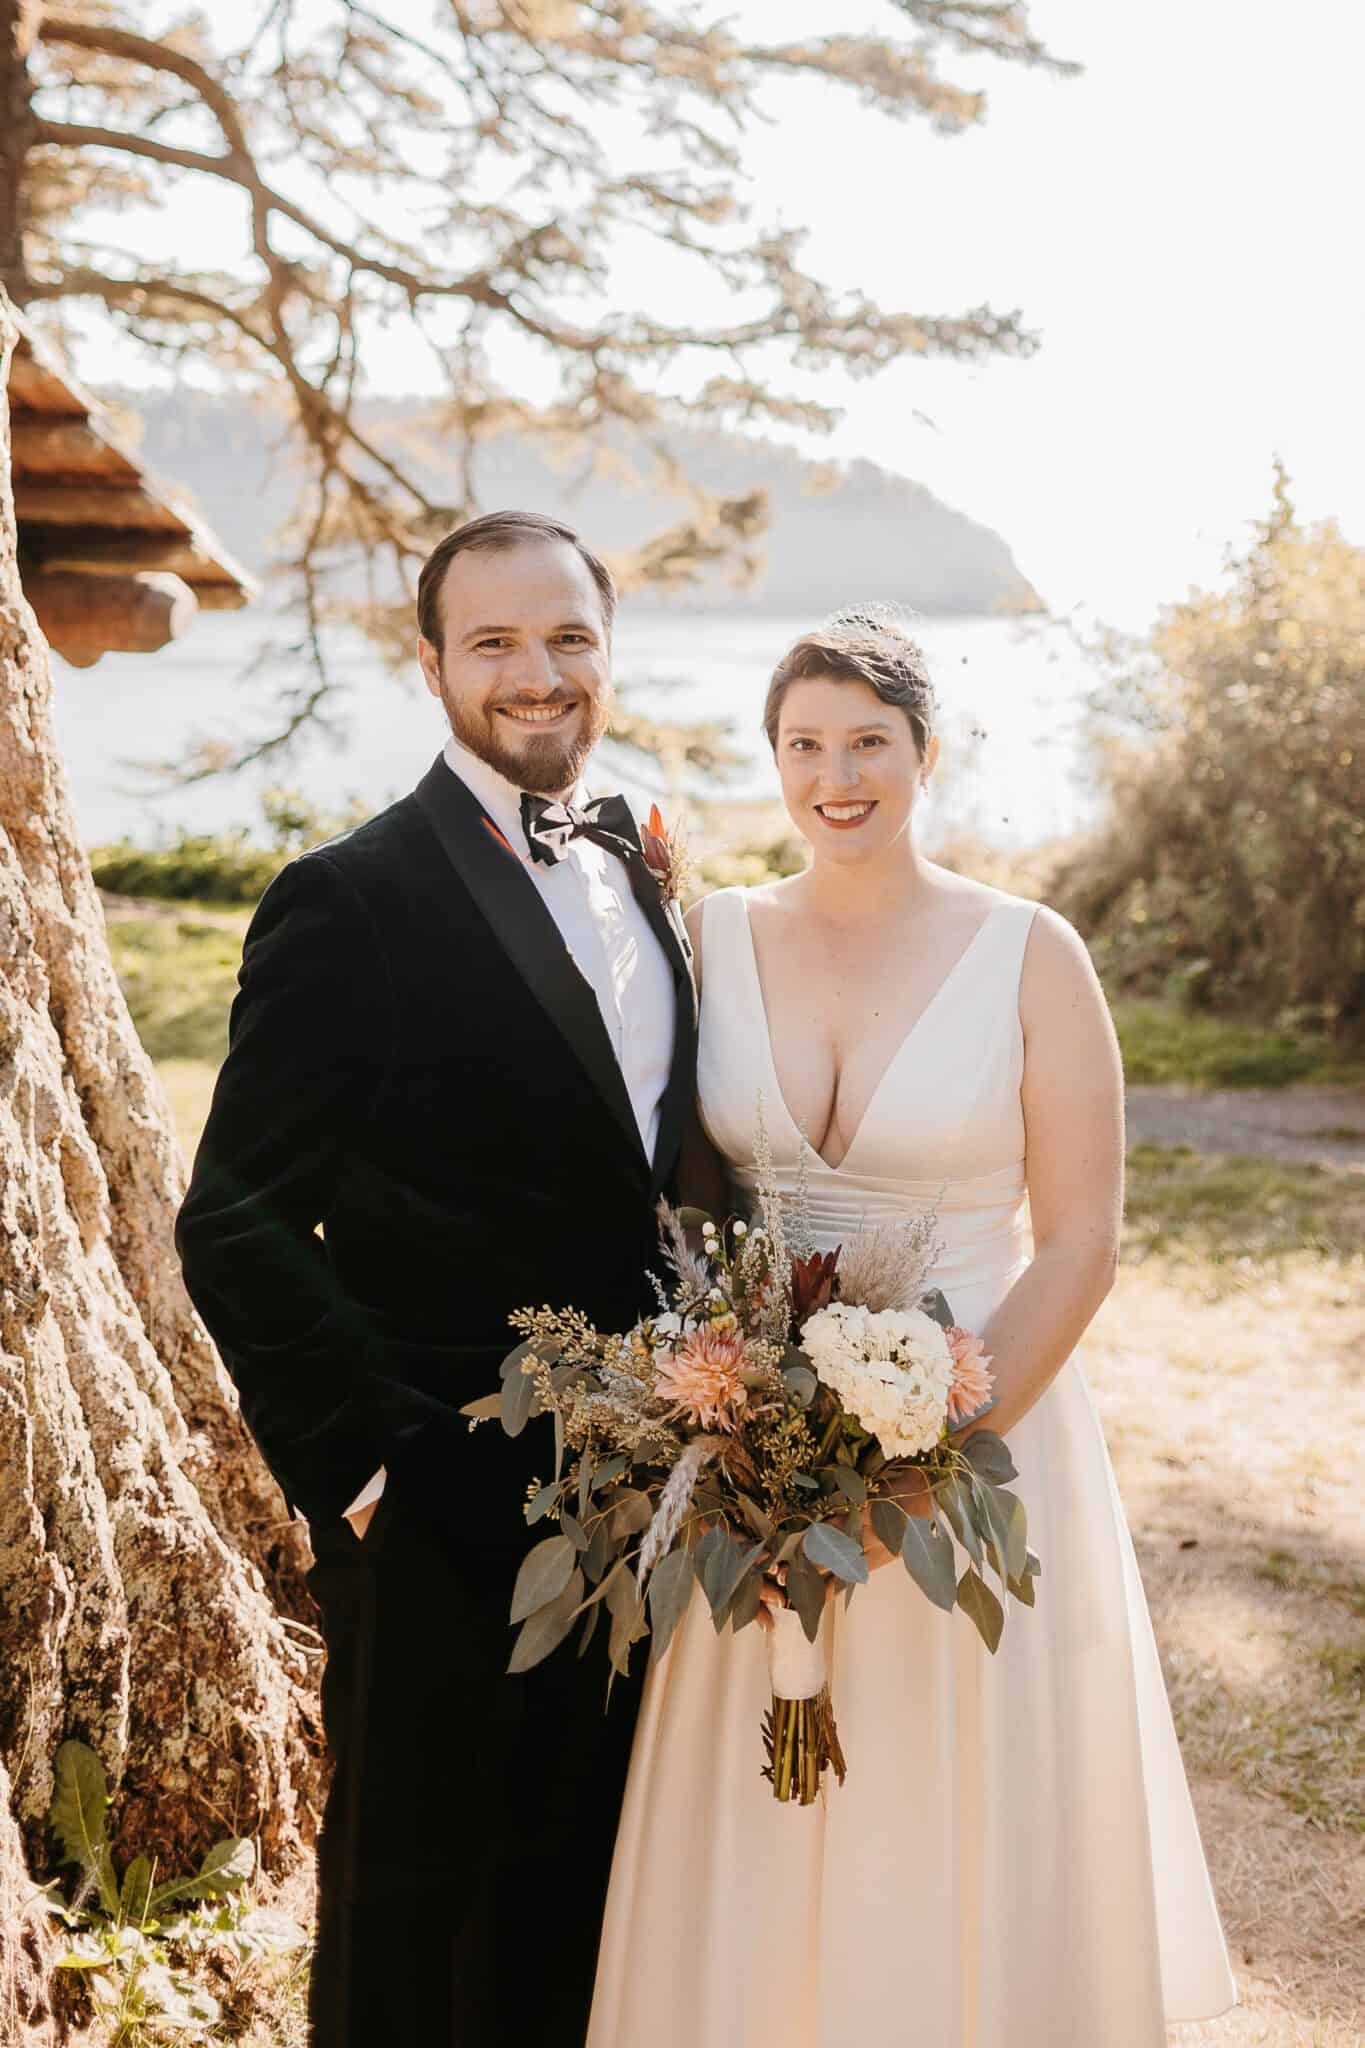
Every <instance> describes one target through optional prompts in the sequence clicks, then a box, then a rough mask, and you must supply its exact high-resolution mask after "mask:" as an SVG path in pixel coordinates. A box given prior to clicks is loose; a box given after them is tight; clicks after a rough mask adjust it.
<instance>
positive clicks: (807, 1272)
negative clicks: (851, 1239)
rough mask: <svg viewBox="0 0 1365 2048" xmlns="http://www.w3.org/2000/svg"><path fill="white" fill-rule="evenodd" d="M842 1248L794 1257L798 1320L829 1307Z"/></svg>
mask: <svg viewBox="0 0 1365 2048" xmlns="http://www.w3.org/2000/svg"><path fill="white" fill-rule="evenodd" d="M842 1250H843V1246H842V1245H837V1246H836V1247H835V1249H834V1250H833V1251H832V1252H812V1253H811V1255H810V1257H809V1258H808V1259H793V1260H792V1313H793V1314H794V1315H795V1317H796V1320H797V1322H798V1323H804V1322H806V1321H808V1320H809V1318H810V1317H811V1316H813V1315H815V1314H816V1312H817V1311H818V1310H819V1309H822V1308H828V1307H829V1305H830V1302H831V1301H832V1300H833V1298H834V1277H835V1270H836V1268H837V1267H838V1264H839V1253H840V1252H841V1251H842Z"/></svg>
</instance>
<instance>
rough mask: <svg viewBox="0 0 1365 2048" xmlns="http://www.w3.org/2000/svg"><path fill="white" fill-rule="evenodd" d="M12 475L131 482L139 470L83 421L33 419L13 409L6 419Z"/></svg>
mask: <svg viewBox="0 0 1365 2048" xmlns="http://www.w3.org/2000/svg"><path fill="white" fill-rule="evenodd" d="M10 449H11V453H12V457H13V461H14V474H15V477H16V478H20V477H43V478H50V477H65V476H74V477H99V478H103V479H104V480H105V481H106V482H108V483H130V484H135V483H137V482H138V480H139V471H138V467H137V464H136V463H135V462H130V461H129V460H128V457H127V456H126V455H124V454H123V453H122V452H121V451H120V450H119V449H118V448H115V447H113V446H112V445H111V443H110V442H108V441H106V440H105V439H104V438H103V436H102V435H100V434H97V433H95V432H94V431H93V430H92V429H91V428H90V427H89V426H88V425H87V424H86V423H85V421H84V420H72V419H65V420H54V419H47V418H35V417H34V416H33V415H32V414H31V413H26V412H16V413H15V415H14V416H13V418H12V420H11V422H10Z"/></svg>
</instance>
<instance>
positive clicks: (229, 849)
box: [90, 832, 281, 904]
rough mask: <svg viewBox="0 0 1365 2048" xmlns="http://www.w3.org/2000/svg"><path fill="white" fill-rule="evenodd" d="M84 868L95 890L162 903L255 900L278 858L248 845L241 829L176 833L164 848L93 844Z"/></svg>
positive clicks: (124, 841)
mask: <svg viewBox="0 0 1365 2048" xmlns="http://www.w3.org/2000/svg"><path fill="white" fill-rule="evenodd" d="M90 866H91V869H92V870H93V873H94V876H95V881H96V883H97V884H98V886H99V887H100V888H101V889H107V890H108V891H109V892H110V893H111V894H112V895H115V896H149V897H153V898H156V899H157V900H159V901H161V902H167V903H184V902H197V903H232V904H247V903H255V902H257V901H258V899H259V898H260V897H261V896H262V895H263V894H264V892H265V889H266V886H267V884H268V883H270V882H271V881H272V880H273V879H274V877H275V875H276V874H277V873H278V872H279V869H280V866H281V860H280V856H279V855H278V854H277V853H273V852H270V851H268V850H267V849H266V848H265V847H261V846H253V845H252V843H251V841H250V840H249V839H248V837H247V835H246V833H245V832H229V833H219V834H216V835H214V834H208V833H195V832H181V833H180V834H179V835H178V837H176V838H175V839H173V840H172V841H171V842H170V844H169V845H168V846H134V844H133V843H132V841H131V840H129V839H120V840H117V841H116V842H115V844H114V845H112V846H97V847H94V848H93V849H92V851H91V854H90Z"/></svg>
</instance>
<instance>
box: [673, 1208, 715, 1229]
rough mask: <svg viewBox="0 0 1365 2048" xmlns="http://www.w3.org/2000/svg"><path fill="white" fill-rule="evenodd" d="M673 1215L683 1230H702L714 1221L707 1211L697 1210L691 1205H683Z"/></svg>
mask: <svg viewBox="0 0 1365 2048" xmlns="http://www.w3.org/2000/svg"><path fill="white" fill-rule="evenodd" d="M675 1214H676V1215H677V1218H678V1221H679V1223H681V1225H682V1227H683V1229H684V1230H704V1229H705V1228H706V1226H707V1224H708V1223H714V1222H715V1220H716V1219H715V1217H714V1216H713V1215H712V1214H711V1211H710V1210H709V1209H698V1208H696V1207H695V1206H694V1205H692V1204H691V1203H684V1204H683V1206H682V1208H681V1209H678V1210H677V1211H675Z"/></svg>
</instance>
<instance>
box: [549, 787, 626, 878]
mask: <svg viewBox="0 0 1365 2048" xmlns="http://www.w3.org/2000/svg"><path fill="white" fill-rule="evenodd" d="M521 824H522V830H523V831H524V832H525V834H526V842H527V844H528V846H529V847H530V849H531V858H532V860H542V861H544V862H545V864H546V866H547V867H553V866H554V864H555V862H556V861H561V860H563V858H564V856H565V854H566V853H567V852H568V850H569V845H570V842H571V841H572V840H575V839H591V840H592V842H593V844H594V846H603V847H605V848H606V850H607V852H608V853H614V854H616V856H617V857H618V859H620V860H630V859H631V858H632V856H634V857H637V858H639V859H643V858H644V852H643V848H642V847H641V845H640V831H639V827H638V826H637V825H636V823H635V820H634V818H633V817H632V815H631V809H630V805H629V804H628V803H627V802H626V800H625V798H624V797H623V796H599V797H597V798H595V799H594V801H593V802H592V803H590V804H584V805H583V807H582V809H581V810H580V809H579V808H578V806H577V805H575V804H564V803H559V802H556V801H553V800H552V799H551V798H549V797H543V796H530V795H525V794H524V795H523V796H522V799H521Z"/></svg>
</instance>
